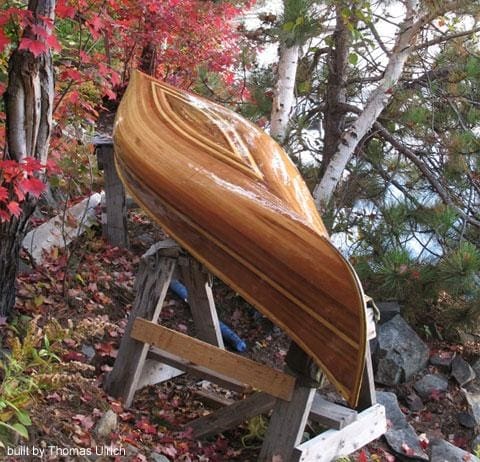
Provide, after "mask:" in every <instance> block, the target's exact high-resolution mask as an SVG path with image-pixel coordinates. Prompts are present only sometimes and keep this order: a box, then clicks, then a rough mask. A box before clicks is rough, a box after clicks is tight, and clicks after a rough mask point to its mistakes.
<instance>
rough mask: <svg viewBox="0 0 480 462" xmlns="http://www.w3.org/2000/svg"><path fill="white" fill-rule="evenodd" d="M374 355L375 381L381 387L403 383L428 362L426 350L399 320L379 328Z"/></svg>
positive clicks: (397, 317)
mask: <svg viewBox="0 0 480 462" xmlns="http://www.w3.org/2000/svg"><path fill="white" fill-rule="evenodd" d="M377 341H378V346H377V349H376V351H375V354H374V364H375V368H376V372H375V380H376V381H377V382H378V383H382V384H384V385H397V384H399V383H402V382H406V381H408V380H410V379H411V378H412V376H413V375H414V374H416V373H417V372H419V371H421V370H422V369H423V368H424V367H425V366H426V365H427V362H428V356H429V349H428V347H427V345H425V343H424V342H423V341H422V340H421V339H420V337H419V336H418V335H417V334H416V333H415V331H414V330H413V329H412V328H411V327H410V326H409V325H408V324H407V323H406V322H405V320H404V319H403V318H402V317H401V316H395V317H394V318H393V319H391V320H390V321H388V322H386V323H385V324H382V325H381V326H380V327H379V329H378V334H377Z"/></svg>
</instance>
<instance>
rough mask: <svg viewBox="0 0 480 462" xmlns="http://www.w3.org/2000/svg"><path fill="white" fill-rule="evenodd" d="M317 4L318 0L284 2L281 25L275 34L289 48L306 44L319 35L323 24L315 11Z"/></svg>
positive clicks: (287, 0) (289, 0) (285, 0)
mask: <svg viewBox="0 0 480 462" xmlns="http://www.w3.org/2000/svg"><path fill="white" fill-rule="evenodd" d="M316 3H317V1H316V0H284V3H283V4H284V11H283V16H282V18H281V21H280V23H281V25H280V26H279V27H278V28H277V29H276V31H275V32H276V35H278V37H279V38H280V40H281V41H282V42H284V43H285V44H286V45H287V46H292V45H295V44H297V45H301V44H304V43H305V42H306V41H307V40H308V39H309V38H311V37H314V36H316V35H318V33H319V32H320V30H321V24H320V22H319V20H318V17H317V15H316V14H315V10H314V6H315V4H316Z"/></svg>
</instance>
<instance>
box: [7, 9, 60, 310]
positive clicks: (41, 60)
mask: <svg viewBox="0 0 480 462" xmlns="http://www.w3.org/2000/svg"><path fill="white" fill-rule="evenodd" d="M28 9H29V11H31V12H32V15H33V25H34V26H35V27H34V28H32V27H30V26H27V28H26V29H25V31H24V33H23V38H28V39H31V40H38V41H44V40H45V37H41V36H39V35H37V33H36V32H38V28H40V29H43V30H45V31H46V32H47V34H50V33H51V32H52V27H53V20H54V16H55V14H54V13H55V0H30V1H29V3H28ZM53 96H54V80H53V64H52V54H51V52H50V50H47V51H45V52H44V53H42V54H40V55H39V56H34V55H33V54H32V53H31V52H30V51H28V50H18V49H17V50H15V51H14V52H13V53H12V56H11V57H10V60H9V67H8V86H7V91H6V93H5V108H6V111H5V112H6V128H7V132H6V133H7V143H6V144H7V149H6V152H5V154H4V158H6V159H12V160H16V161H18V162H22V161H23V160H24V159H25V157H34V158H36V159H38V160H39V161H40V162H41V163H42V164H44V163H45V162H46V160H47V156H48V148H49V142H50V133H51V129H52V108H53ZM35 206H36V200H35V199H34V198H33V197H31V196H27V198H26V199H25V200H24V201H23V202H22V203H21V207H22V214H21V216H20V217H19V218H12V219H11V220H10V221H9V222H6V223H2V224H0V315H1V316H7V315H8V314H9V313H10V311H11V309H12V308H13V305H14V304H15V277H16V273H17V268H18V258H19V252H20V248H21V244H22V240H23V237H24V235H25V232H26V230H27V226H28V221H29V219H30V216H31V215H32V213H33V211H34V210H35Z"/></svg>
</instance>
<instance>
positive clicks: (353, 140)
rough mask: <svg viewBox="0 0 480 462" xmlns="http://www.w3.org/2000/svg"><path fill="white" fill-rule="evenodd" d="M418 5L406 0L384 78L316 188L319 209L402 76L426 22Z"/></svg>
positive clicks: (345, 136) (344, 135)
mask: <svg viewBox="0 0 480 462" xmlns="http://www.w3.org/2000/svg"><path fill="white" fill-rule="evenodd" d="M417 8H418V2H417V1H415V0H410V1H408V2H407V9H406V14H405V20H404V22H403V24H402V25H401V29H400V32H399V34H398V35H397V39H396V41H395V45H394V47H393V49H392V52H391V54H390V57H389V60H388V64H387V67H386V68H385V72H384V75H383V78H382V80H381V81H380V83H379V84H378V86H377V88H375V89H374V90H373V91H372V93H371V94H370V96H369V98H368V100H367V103H366V105H365V108H364V110H363V111H362V113H361V114H360V116H359V117H358V119H357V120H356V121H355V122H354V123H353V124H352V126H351V127H350V128H349V129H348V130H347V131H346V132H344V133H343V135H342V137H341V139H340V143H339V144H338V148H337V150H336V152H335V154H334V155H333V156H332V158H331V160H330V162H329V163H328V165H327V167H326V169H325V173H324V175H323V177H322V178H321V180H320V182H319V183H318V184H317V186H316V187H315V190H314V198H315V203H316V205H317V208H318V209H319V210H325V209H326V207H327V205H328V203H329V201H330V199H331V197H332V195H333V192H334V191H335V188H336V186H337V184H338V183H339V181H340V180H341V178H342V174H343V171H344V170H345V167H346V165H347V163H348V162H349V161H350V159H351V158H352V156H353V153H354V152H355V148H356V147H357V145H358V143H359V141H360V140H361V139H362V138H363V137H364V136H365V135H366V134H367V132H368V131H369V130H370V128H371V127H372V125H373V123H374V122H375V121H376V120H377V118H378V116H379V115H380V113H381V112H382V111H383V109H384V108H385V107H386V105H387V103H388V101H389V100H390V97H391V94H392V88H393V86H394V85H396V83H397V81H398V79H399V78H400V76H401V75H402V72H403V68H404V66H405V63H406V62H407V59H408V57H409V56H410V54H411V52H412V50H413V47H412V43H413V42H414V39H415V38H416V36H417V34H418V32H419V31H420V29H421V28H422V26H423V25H424V23H425V19H426V15H424V14H420V13H419V12H418V11H417Z"/></svg>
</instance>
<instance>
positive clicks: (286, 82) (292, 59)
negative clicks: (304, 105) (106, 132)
mask: <svg viewBox="0 0 480 462" xmlns="http://www.w3.org/2000/svg"><path fill="white" fill-rule="evenodd" d="M299 50H300V46H299V45H292V46H291V47H287V45H285V44H282V45H281V46H280V60H279V62H278V70H277V75H278V79H277V83H276V85H275V93H274V96H273V105H272V116H271V127H270V135H271V136H272V137H273V138H275V139H276V140H277V141H278V142H279V143H283V142H284V141H285V138H286V136H287V127H288V122H289V121H290V113H291V112H292V107H293V104H294V101H295V76H296V74H297V67H298V54H299Z"/></svg>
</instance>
